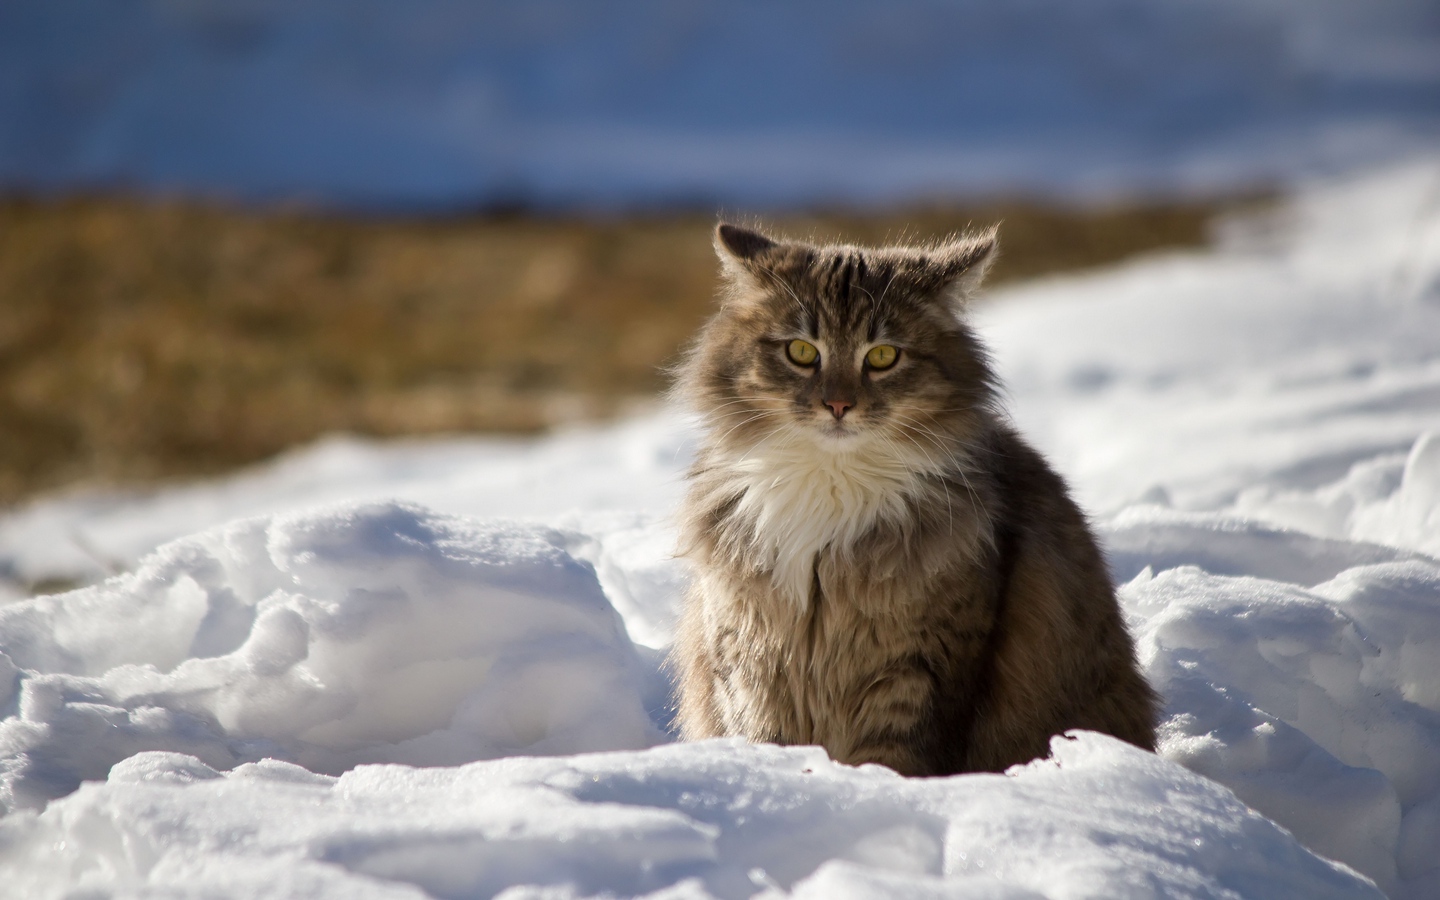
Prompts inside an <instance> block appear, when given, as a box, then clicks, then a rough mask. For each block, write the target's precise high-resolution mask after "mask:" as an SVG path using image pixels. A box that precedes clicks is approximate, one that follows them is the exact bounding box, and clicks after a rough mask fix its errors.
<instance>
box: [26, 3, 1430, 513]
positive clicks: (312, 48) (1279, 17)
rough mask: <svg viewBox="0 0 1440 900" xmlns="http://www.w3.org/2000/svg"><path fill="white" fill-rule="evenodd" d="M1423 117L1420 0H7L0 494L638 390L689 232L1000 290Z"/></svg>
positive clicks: (1182, 221)
mask: <svg viewBox="0 0 1440 900" xmlns="http://www.w3.org/2000/svg"><path fill="white" fill-rule="evenodd" d="M1437 143H1440V3H1437V2H1435V0H1364V2H1355V0H1349V2H1346V0H1148V2H1147V0H1083V2H1076V0H891V2H884V3H880V2H859V0H832V2H828V3H820V2H815V0H800V2H793V3H784V4H780V3H774V2H759V0H728V2H723V3H721V2H692V0H666V2H660V0H613V2H609V3H595V2H583V0H527V2H518V0H516V2H508V3H500V2H479V0H464V2H462V0H403V2H402V0H5V2H4V3H0V505H12V504H15V503H19V502H21V501H23V500H25V499H27V498H29V497H32V496H34V495H36V494H37V493H40V492H44V491H49V490H54V489H57V488H61V487H65V486H73V485H95V484H107V485H114V484H121V485H130V484H137V485H140V484H147V483H153V482H156V481H159V480H164V479H170V478H175V477H182V476H193V475H197V474H206V473H214V472H219V471H223V470H226V469H229V468H232V467H235V466H238V465H243V464H246V463H249V462H252V461H255V460H259V459H262V458H265V457H267V456H270V455H273V454H275V453H277V452H279V451H281V450H283V449H285V448H287V447H290V446H293V445H295V444H298V443H303V442H307V441H310V440H313V439H314V438H316V437H318V436H320V435H322V434H326V433H331V432H350V433H357V434H363V435H379V436H389V435H411V434H439V433H455V432H471V431H502V432H533V431H537V430H541V429H545V428H549V427H553V426H555V425H558V424H563V423H568V422H575V421H597V420H603V419H606V418H609V417H613V416H616V415H620V414H623V413H625V412H627V411H631V410H636V409H641V408H644V407H646V406H647V405H650V404H653V403H655V402H657V401H656V398H657V396H658V393H659V391H661V390H662V389H663V386H664V384H665V378H664V375H663V371H662V367H663V366H664V365H665V364H666V363H667V362H670V361H673V360H674V359H675V357H676V354H677V352H678V351H679V349H680V348H681V346H682V345H683V343H684V341H685V340H686V338H687V337H688V336H689V335H690V334H691V333H692V332H693V331H694V329H695V328H696V326H697V325H698V324H699V322H700V321H701V320H702V319H703V318H704V316H705V315H706V313H707V311H708V310H709V308H710V303H711V297H712V293H713V290H714V283H715V282H714V270H715V266H714V263H713V257H712V253H711V249H710V243H709V231H710V229H711V228H712V227H713V225H714V223H715V221H716V219H717V217H719V216H722V215H723V216H731V217H739V218H742V219H747V220H754V219H755V218H761V219H763V220H764V221H766V222H769V223H772V224H773V225H774V227H775V228H776V229H778V230H780V231H782V232H786V233H790V234H794V235H799V236H816V237H822V238H827V237H843V238H846V239H851V240H857V241H867V242H874V241H883V240H887V239H899V238H922V239H923V238H929V237H933V236H936V235H940V234H944V233H946V232H949V231H952V230H956V229H962V228H964V227H966V226H967V225H969V224H972V223H973V224H976V225H983V224H989V223H991V222H994V221H1000V220H1003V222H1004V224H1003V228H1002V245H1003V247H1004V256H1003V259H1002V262H1001V264H1000V265H999V266H998V268H997V270H996V271H995V278H996V280H998V281H1004V280H1007V279H1019V278H1026V277H1036V276H1042V275H1045V274H1049V273H1055V272H1060V271H1070V270H1075V269H1083V268H1086V267H1092V266H1101V265H1106V264H1109V263H1113V262H1115V261H1118V260H1121V259H1124V258H1126V257H1128V256H1131V255H1134V254H1137V253H1146V252H1155V251H1159V250H1164V249H1167V248H1178V247H1193V246H1198V245H1201V244H1203V243H1204V242H1205V241H1206V240H1207V239H1208V235H1209V233H1210V223H1211V222H1213V221H1214V218H1215V216H1216V215H1217V214H1219V213H1222V212H1224V211H1227V210H1230V209H1233V208H1236V207H1237V206H1244V205H1252V204H1257V203H1263V202H1265V198H1266V197H1270V196H1274V195H1275V194H1277V193H1279V192H1282V191H1284V190H1285V189H1286V187H1287V186H1289V185H1291V184H1293V183H1295V182H1296V181H1298V180H1303V179H1306V178H1310V177H1314V176H1320V175H1326V174H1332V173H1337V172H1341V171H1346V170H1350V169H1356V168H1361V167H1365V166H1370V165H1375V164H1379V163H1384V162H1392V161H1396V160H1399V159H1404V158H1406V157H1407V156H1410V155H1414V154H1417V153H1420V152H1422V151H1423V150H1425V149H1427V148H1429V149H1433V148H1434V147H1435V146H1436V145H1437Z"/></svg>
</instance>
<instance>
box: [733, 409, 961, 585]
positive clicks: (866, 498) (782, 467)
mask: <svg viewBox="0 0 1440 900" xmlns="http://www.w3.org/2000/svg"><path fill="white" fill-rule="evenodd" d="M943 455H944V454H937V453H936V452H935V450H934V449H933V448H932V449H928V450H927V449H925V448H921V447H919V446H916V445H915V444H914V443H913V442H910V441H903V440H896V439H894V438H891V437H886V436H884V435H879V434H869V435H866V434H857V435H853V436H850V437H847V438H844V439H841V440H837V439H835V438H833V437H829V436H826V435H823V434H820V433H818V432H814V431H810V430H808V429H802V428H799V427H793V426H792V427H791V428H789V429H785V430H783V431H780V432H778V433H774V434H771V435H769V436H767V437H766V438H764V439H762V440H761V441H760V442H759V443H757V444H754V445H752V446H750V447H747V448H744V449H743V450H742V449H739V448H736V449H730V450H728V451H726V450H721V451H719V452H718V453H717V454H716V456H715V461H716V463H718V466H717V468H719V469H720V470H721V471H722V472H723V473H724V474H723V476H722V477H723V479H724V481H725V482H726V486H727V488H728V489H729V490H728V491H727V492H729V493H738V494H739V495H740V500H739V502H738V504H737V506H736V508H735V515H736V517H737V518H738V519H739V520H740V521H741V522H743V523H744V525H745V526H746V527H747V529H748V531H749V544H750V546H749V550H750V554H751V558H752V559H754V560H757V561H758V562H759V563H760V564H761V565H762V567H765V568H768V569H769V570H770V573H771V582H772V584H773V585H774V587H775V589H776V591H777V592H779V593H780V594H781V595H782V596H784V597H785V598H786V599H787V600H789V601H791V602H792V603H794V604H796V605H797V606H799V607H803V606H805V605H806V604H807V603H808V602H809V598H810V588H811V583H812V580H813V577H814V574H813V573H814V569H815V562H816V558H817V556H818V555H819V554H820V553H822V552H828V553H835V554H838V555H841V556H844V555H847V554H848V553H849V552H850V551H851V549H852V548H853V547H854V545H855V543H856V542H857V541H858V540H859V539H860V538H861V537H863V536H864V535H865V534H866V533H867V532H869V531H870V530H871V529H872V528H873V527H874V526H875V525H876V524H878V523H881V522H886V521H888V522H897V523H898V522H901V521H903V519H904V518H905V517H906V516H907V515H910V514H911V513H910V511H909V509H908V507H909V501H910V500H911V499H912V498H914V497H916V496H918V495H920V494H923V493H924V492H925V491H926V490H927V478H928V477H929V476H934V475H939V474H941V473H942V472H943V471H944V468H943V467H942V465H941V462H942V460H941V457H943ZM952 465H953V462H952ZM928 483H929V485H930V487H929V488H928V489H934V481H933V479H929V481H928Z"/></svg>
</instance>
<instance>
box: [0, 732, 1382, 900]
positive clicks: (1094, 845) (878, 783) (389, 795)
mask: <svg viewBox="0 0 1440 900" xmlns="http://www.w3.org/2000/svg"><path fill="white" fill-rule="evenodd" d="M0 846H6V847H7V850H8V854H7V855H8V856H9V857H10V858H11V859H13V858H15V857H19V858H21V859H24V860H26V865H24V866H23V867H15V868H12V870H11V871H8V872H5V873H4V874H6V875H7V876H9V878H8V879H7V884H9V885H11V886H13V888H15V889H18V890H21V891H25V892H27V894H26V895H27V896H32V897H38V896H45V895H46V892H47V891H49V890H52V889H53V887H54V885H55V884H56V883H57V882H63V883H66V884H68V885H70V886H72V887H74V888H76V889H79V890H84V889H87V888H91V887H97V886H98V887H101V888H102V889H114V888H115V887H117V886H118V887H120V888H122V889H127V888H128V889H131V890H134V889H136V888H140V887H141V886H143V891H144V893H142V894H141V895H145V896H207V895H209V896H214V895H216V894H218V895H221V896H237V897H275V896H287V895H288V896H295V895H300V894H302V893H304V894H305V895H307V896H327V897H387V898H389V897H407V898H411V897H423V896H431V897H490V896H495V895H500V896H503V897H505V898H507V900H509V898H520V897H557V898H558V897H566V898H568V897H583V896H594V895H596V894H599V893H601V892H602V891H608V892H612V893H611V894H610V896H614V895H616V894H618V895H622V896H633V895H641V894H644V895H647V896H651V897H673V898H682V897H683V898H689V897H721V898H730V897H747V896H751V895H753V894H756V893H761V894H762V895H763V896H769V897H775V896H783V895H784V894H785V892H786V891H787V890H789V889H791V888H793V889H794V892H793V894H791V896H795V897H814V898H834V897H847V896H848V897H886V896H907V897H915V896H918V897H925V896H934V897H967V898H968V897H977V898H978V897H986V898H998V897H1004V898H1022V897H1052V898H1056V900H1060V898H1070V897H1115V896H1155V897H1180V896H1217V897H1240V896H1251V897H1281V896H1291V897H1300V896H1304V897H1312V898H1317V900H1320V898H1327V897H1336V898H1339V897H1366V896H1375V897H1378V896H1380V895H1379V894H1378V892H1376V891H1375V890H1374V888H1372V887H1369V886H1367V885H1365V884H1364V883H1363V882H1361V881H1359V880H1358V879H1356V878H1355V877H1354V876H1353V875H1351V874H1350V873H1348V872H1345V871H1344V870H1341V869H1338V868H1336V867H1334V866H1332V865H1331V864H1328V863H1326V862H1324V861H1323V860H1321V859H1319V858H1318V857H1315V856H1313V855H1311V854H1309V853H1307V852H1305V851H1304V850H1303V849H1301V848H1300V847H1299V846H1298V845H1296V843H1295V842H1294V840H1293V839H1292V838H1291V837H1290V836H1289V835H1288V834H1286V833H1285V832H1284V831H1282V830H1281V829H1279V828H1278V827H1276V826H1275V825H1274V824H1273V823H1271V822H1269V821H1267V820H1266V819H1264V818H1263V817H1261V816H1260V815H1258V814H1256V813H1255V812H1253V811H1251V810H1248V809H1246V808H1245V807H1244V806H1243V805H1242V804H1241V803H1239V802H1238V801H1236V800H1235V798H1234V797H1233V796H1232V795H1230V794H1229V792H1227V791H1226V790H1225V789H1224V788H1221V787H1220V786H1218V785H1216V784H1214V783H1213V782H1210V781H1207V780H1205V779H1203V778H1200V777H1197V776H1195V775H1192V774H1191V773H1189V772H1187V771H1185V770H1184V769H1182V768H1181V767H1180V766H1178V765H1175V764H1174V763H1171V762H1167V761H1166V760H1163V759H1159V758H1156V757H1154V756H1151V755H1150V754H1147V753H1143V752H1142V751H1139V750H1136V749H1134V748H1131V747H1129V746H1128V745H1125V744H1122V743H1120V742H1119V741H1116V740H1114V739H1112V738H1108V737H1103V736H1100V735H1095V734H1086V735H1083V736H1081V737H1079V738H1077V739H1066V738H1057V739H1056V742H1055V753H1054V755H1053V756H1052V758H1051V759H1050V760H1047V761H1042V762H1038V763H1034V764H1032V765H1030V766H1028V767H1024V768H1020V769H1018V770H1016V771H1014V772H1012V773H1011V774H1009V775H1003V776H1002V775H982V776H973V777H968V778H951V779H940V780H935V781H930V782H924V781H906V780H905V779H903V778H901V777H900V776H898V775H895V774H894V773H893V772H890V771H888V770H885V769H882V768H879V767H876V766H866V767H862V768H860V769H858V770H856V769H849V768H846V767H844V766H840V765H838V764H835V763H832V762H830V761H829V760H828V759H827V758H826V757H825V754H824V753H823V752H821V751H819V750H818V749H816V748H779V747H759V748H756V747H747V746H744V745H741V744H738V743H733V742H730V741H712V742H707V743H705V744H700V745H672V746H669V747H665V748H661V749H657V750H654V751H649V752H646V753H640V754H593V755H585V756H577V757H569V758H552V759H533V758H518V759H506V760H499V761H495V762H487V763H475V764H472V765H469V766H463V767H458V768H449V769H413V768H404V767H399V766H363V767H360V768H358V769H354V770H352V771H350V772H347V773H345V774H344V775H341V776H340V777H339V778H334V777H327V776H321V775H315V774H311V773H310V772H307V771H305V770H304V769H300V768H298V767H295V766H293V765H290V764H287V763H281V762H275V761H266V762H261V763H249V764H246V765H243V766H239V767H237V768H235V769H233V770H231V771H230V772H228V773H223V774H222V773H220V772H217V771H216V770H215V769H212V768H210V767H207V766H205V765H204V764H201V763H199V762H197V761H195V760H194V759H193V758H191V757H187V756H182V755H180V754H175V753H163V752H151V753H146V754H141V755H139V756H136V757H132V758H131V759H130V760H127V761H126V762H124V763H121V764H120V765H118V766H116V767H115V768H114V769H113V770H112V771H111V773H110V777H109V780H108V781H106V782H105V783H104V784H99V783H92V784H87V785H85V786H84V787H82V788H81V789H80V790H79V791H77V792H76V793H75V794H72V795H71V796H70V797H68V798H66V799H65V800H63V801H61V802H58V803H54V804H51V805H50V807H49V808H47V809H46V810H45V811H44V812H43V813H41V814H39V815H38V816H37V815H36V814H34V813H23V814H19V815H15V816H12V817H10V818H9V819H6V820H3V821H0ZM3 866H4V861H0V867H3ZM515 885H527V886H529V887H527V888H520V889H513V888H512V886H515ZM547 886H553V890H552V891H545V890H544V887H547ZM507 889H509V890H507ZM137 893H140V892H139V891H137Z"/></svg>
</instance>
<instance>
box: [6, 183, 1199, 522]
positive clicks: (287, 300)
mask: <svg viewBox="0 0 1440 900" xmlns="http://www.w3.org/2000/svg"><path fill="white" fill-rule="evenodd" d="M1213 212H1214V207H1213V206H1212V205H1205V204H1194V205H1171V206H1165V207H1153V208H1127V209H1116V210H1109V211H1100V212H1094V211H1090V212H1080V211H1067V210H1061V209H1047V208H1042V207H1037V206H1027V205H997V206H993V207H986V208H975V209H968V210H948V211H912V212H908V213H895V214H889V215H878V216H856V215H824V216H811V217H804V218H800V217H795V218H790V219H785V220H782V221H781V222H779V223H778V227H779V229H780V230H782V231H785V232H789V233H791V234H798V235H811V234H815V235H819V236H843V237H845V238H846V239H850V240H856V241H861V242H877V241H883V240H886V239H887V238H891V237H894V236H896V235H899V234H901V233H902V232H903V233H904V234H906V235H908V236H911V237H920V238H924V237H931V236H935V235H939V234H943V233H946V232H949V231H953V230H956V229H960V228H964V227H965V226H966V225H967V224H968V223H971V222H973V223H975V224H988V223H990V222H993V221H997V220H1000V219H1003V220H1004V222H1005V224H1004V226H1003V229H1002V245H1003V247H1004V256H1003V258H1002V260H1001V262H1000V263H999V265H998V266H997V268H996V270H995V272H994V280H995V281H997V282H1000V281H1007V280H1013V279H1017V278H1024V277H1028V276H1033V275H1038V274H1042V273H1046V272H1054V271H1060V270H1067V269H1075V268H1081V267H1085V266H1094V265H1098V264H1102V263H1108V262H1112V261H1115V260H1118V259H1121V258H1123V257H1126V256H1128V255H1131V254H1134V253H1137V252H1142V251H1147V250H1154V249H1157V248H1163V247H1178V246H1191V245H1196V244H1200V243H1202V242H1203V241H1204V239H1205V236H1206V226H1207V222H1208V221H1209V219H1210V218H1211V216H1212V214H1213ZM713 223H714V220H713V219H711V218H710V217H708V216H698V215H677V216H668V217H660V216H657V217H641V218H629V219H624V220H615V221H601V220H578V219H543V218H534V217H517V216H511V217H475V218H468V219H449V220H442V221H393V220H391V221H356V220H343V219H337V218H328V217H324V216H318V215H301V214H281V213H269V214H262V213H255V212H236V211H233V210H222V209H217V208H211V207H205V206H198V205H185V204H175V203H146V202H139V201H135V200H127V199H86V200H67V201H63V202H55V203H36V202H30V201H23V200H10V201H4V202H0V504H7V503H13V502H16V501H18V500H21V499H23V498H25V497H27V496H30V495H33V494H34V493H36V492H38V491H42V490H47V489H52V488H55V487H58V486H62V485H67V484H74V483H124V482H148V481H154V480H157V479H163V478H167V477H172V476H188V475H196V474H204V473H212V472H218V471H222V470H225V469H228V468H231V467H234V466H237V465H240V464H243V463H248V462H252V461H255V460H258V459H261V458H263V457H266V456H269V455H271V454H274V453H276V452H277V451H280V450H282V449H284V448H286V447H289V446H292V445H294V444H297V443H300V442H304V441H308V440H310V439H312V438H314V437H316V436H318V435H320V434H323V433H326V432H332V431H349V432H357V433H362V434H372V435H400V434H428V433H438V432H459V431H475V430H500V431H511V432H524V431H534V430H537V429H542V428H545V427H547V426H549V425H552V424H554V423H557V422H561V421H567V420H574V419H601V418H604V417H607V416H612V415H614V414H616V413H617V412H618V411H620V410H622V409H623V408H625V407H626V406H627V405H629V404H632V403H634V402H635V401H636V399H637V398H648V397H653V396H654V395H655V393H656V392H657V391H658V390H660V389H661V387H662V386H663V384H664V378H663V376H662V374H661V371H660V367H661V366H662V365H663V364H664V363H666V362H667V361H669V360H671V359H673V357H674V356H675V354H676V352H677V350H678V349H679V348H680V346H681V345H682V344H683V342H684V341H685V340H686V339H687V338H688V337H689V336H690V334H691V333H692V332H693V331H694V330H695V328H696V326H697V325H698V324H699V323H700V321H701V320H702V319H703V318H704V316H705V315H706V314H707V312H708V311H709V309H710V304H711V297H712V293H713V290H714V273H715V265H714V261H713V257H712V253H711V249H710V236H709V233H710V229H711V227H712V226H713Z"/></svg>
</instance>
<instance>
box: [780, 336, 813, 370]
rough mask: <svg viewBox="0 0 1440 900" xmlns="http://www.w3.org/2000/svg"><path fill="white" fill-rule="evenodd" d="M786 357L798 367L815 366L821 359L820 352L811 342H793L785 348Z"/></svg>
mask: <svg viewBox="0 0 1440 900" xmlns="http://www.w3.org/2000/svg"><path fill="white" fill-rule="evenodd" d="M785 355H786V356H788V357H790V361H791V362H793V363H794V364H795V365H797V366H813V365H815V360H817V359H819V358H820V351H819V350H816V349H815V345H814V344H812V343H810V342H809V341H791V342H790V343H789V344H788V345H787V346H786V347H785Z"/></svg>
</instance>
